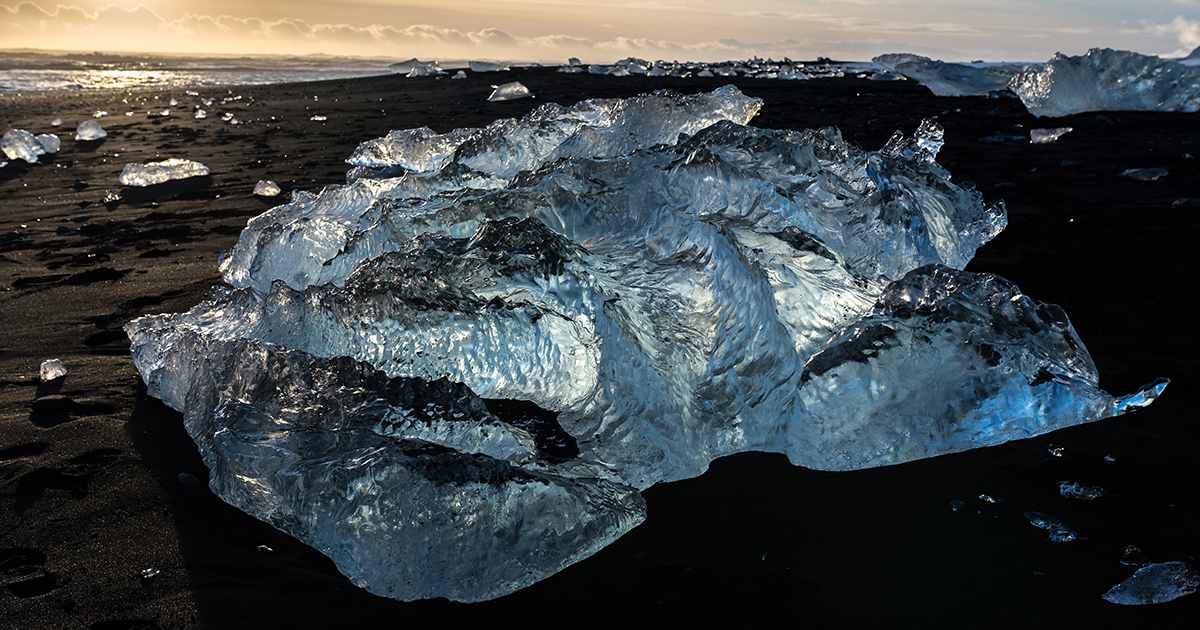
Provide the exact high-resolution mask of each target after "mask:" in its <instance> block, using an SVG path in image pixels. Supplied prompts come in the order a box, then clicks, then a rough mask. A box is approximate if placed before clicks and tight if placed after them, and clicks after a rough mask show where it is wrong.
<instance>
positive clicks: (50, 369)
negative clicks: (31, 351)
mask: <svg viewBox="0 0 1200 630" xmlns="http://www.w3.org/2000/svg"><path fill="white" fill-rule="evenodd" d="M40 375H41V379H42V382H43V383H46V382H48V381H53V380H54V379H56V378H62V377H64V376H66V375H67V366H65V365H63V362H62V361H59V360H58V359H46V360H45V361H42V367H41V370H40Z"/></svg>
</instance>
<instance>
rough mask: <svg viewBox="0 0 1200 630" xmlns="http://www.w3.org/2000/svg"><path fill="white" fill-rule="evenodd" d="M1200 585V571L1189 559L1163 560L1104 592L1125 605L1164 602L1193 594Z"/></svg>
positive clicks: (1106, 597)
mask: <svg viewBox="0 0 1200 630" xmlns="http://www.w3.org/2000/svg"><path fill="white" fill-rule="evenodd" d="M1197 587H1200V574H1198V573H1196V568H1195V567H1193V566H1192V565H1190V564H1188V563H1186V562H1159V563H1156V564H1150V565H1147V566H1144V567H1142V568H1140V569H1138V570H1137V571H1136V572H1135V573H1134V574H1133V575H1132V576H1131V577H1130V578H1129V579H1127V580H1125V581H1124V582H1121V583H1120V584H1118V585H1116V586H1114V587H1112V588H1111V589H1109V590H1108V592H1107V593H1105V594H1104V595H1102V597H1103V598H1104V601H1107V602H1112V603H1114V604H1121V605H1123V606H1141V605H1144V604H1161V603H1164V602H1169V601H1171V600H1173V599H1176V598H1179V597H1183V596H1184V595H1191V594H1192V593H1195V592H1196V588H1197Z"/></svg>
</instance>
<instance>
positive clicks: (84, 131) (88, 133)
mask: <svg viewBox="0 0 1200 630" xmlns="http://www.w3.org/2000/svg"><path fill="white" fill-rule="evenodd" d="M107 135H108V132H107V131H105V130H104V129H102V128H101V127H100V123H98V122H96V121H95V120H85V121H83V122H82V123H79V126H78V127H76V128H75V139H76V140H83V141H89V140H99V139H100V138H103V137H105V136H107Z"/></svg>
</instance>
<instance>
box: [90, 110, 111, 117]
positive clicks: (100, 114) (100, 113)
mask: <svg viewBox="0 0 1200 630" xmlns="http://www.w3.org/2000/svg"><path fill="white" fill-rule="evenodd" d="M107 115H108V112H106V111H104V110H102V109H98V110H96V111H95V113H93V114H92V118H104V117H105V116H107Z"/></svg>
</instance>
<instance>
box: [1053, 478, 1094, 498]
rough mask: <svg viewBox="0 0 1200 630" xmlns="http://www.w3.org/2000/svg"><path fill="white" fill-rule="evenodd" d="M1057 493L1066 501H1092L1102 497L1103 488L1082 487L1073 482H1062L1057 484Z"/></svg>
mask: <svg viewBox="0 0 1200 630" xmlns="http://www.w3.org/2000/svg"><path fill="white" fill-rule="evenodd" d="M1058 493H1059V494H1061V495H1062V496H1064V497H1067V498H1068V499H1080V500H1082V501H1092V500H1095V499H1099V498H1100V497H1102V496H1104V488H1101V487H1099V486H1084V485H1080V484H1078V483H1075V482H1074V481H1064V482H1062V483H1060V484H1058Z"/></svg>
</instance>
